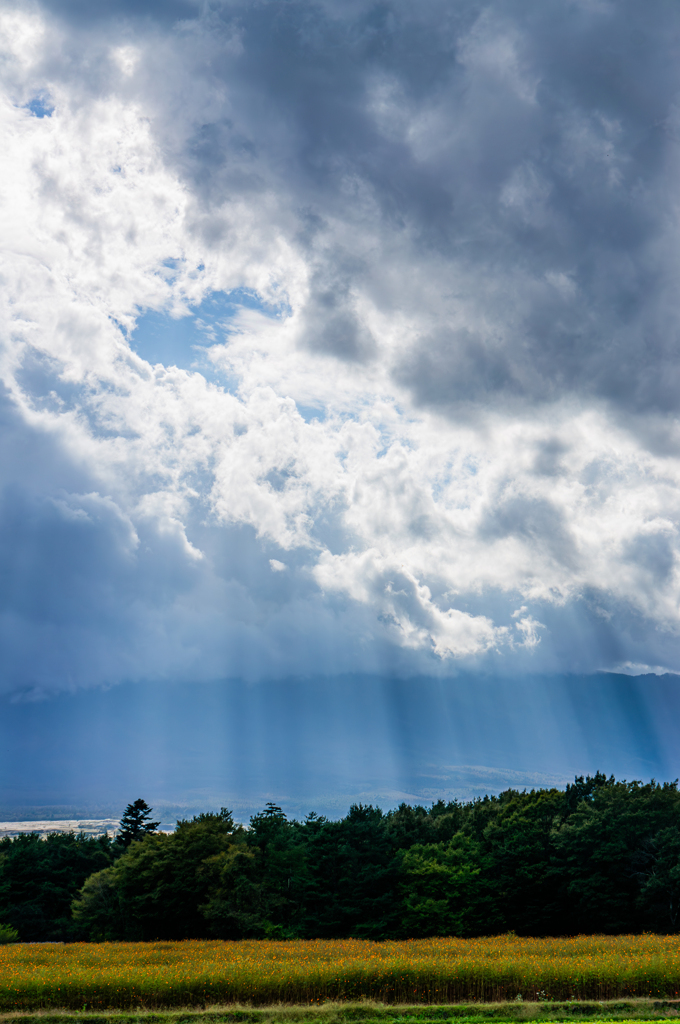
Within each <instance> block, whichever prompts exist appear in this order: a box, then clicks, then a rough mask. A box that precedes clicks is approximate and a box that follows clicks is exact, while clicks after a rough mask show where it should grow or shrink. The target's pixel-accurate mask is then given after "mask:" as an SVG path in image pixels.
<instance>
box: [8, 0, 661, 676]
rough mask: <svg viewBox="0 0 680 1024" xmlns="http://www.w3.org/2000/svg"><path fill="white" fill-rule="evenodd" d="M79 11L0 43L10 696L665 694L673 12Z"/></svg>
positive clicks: (25, 19)
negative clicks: (322, 679) (9, 450)
mask: <svg viewBox="0 0 680 1024" xmlns="http://www.w3.org/2000/svg"><path fill="white" fill-rule="evenodd" d="M81 14H82V12H81V10H80V7H79V6H78V5H77V4H68V3H57V2H56V0H55V2H52V3H49V4H42V5H40V4H36V5H35V6H32V7H27V6H25V5H19V6H17V7H14V8H13V7H10V8H7V9H6V10H5V11H4V12H3V14H2V18H1V19H0V37H1V39H2V45H3V47H4V49H5V51H6V59H5V61H4V63H3V65H2V104H1V106H0V118H1V119H2V130H3V137H4V138H5V139H6V145H5V148H4V150H3V154H2V157H1V158H0V159H1V160H2V178H1V180H2V182H3V185H2V196H1V201H2V216H3V224H4V226H5V237H6V248H5V250H4V253H3V254H2V257H1V258H0V273H1V274H2V282H3V287H2V294H1V301H0V307H1V308H0V318H1V322H2V337H3V344H2V351H1V353H0V376H1V377H2V382H3V386H4V388H5V398H4V401H5V415H6V417H7V422H8V423H9V422H11V424H12V427H11V430H12V437H13V439H14V441H13V444H14V446H15V451H17V452H21V451H30V452H31V453H32V455H31V459H24V458H21V457H12V456H8V457H6V458H5V460H4V462H3V464H2V473H3V475H2V480H1V483H2V489H3V490H2V493H3V495H4V497H3V504H2V508H3V514H2V527H1V532H0V550H1V551H2V552H3V554H2V565H3V567H4V568H3V570H2V571H3V573H5V575H6V578H7V579H8V580H9V581H10V583H11V585H10V586H8V588H7V590H6V595H7V597H6V604H5V610H4V612H3V614H4V615H5V616H6V619H5V627H4V633H3V636H4V640H2V644H4V645H5V647H4V650H5V651H6V658H5V663H6V664H8V665H10V666H11V668H10V669H8V671H7V675H6V682H5V684H4V685H5V687H6V688H8V689H13V688H14V689H17V688H18V689H23V690H25V691H26V692H34V690H35V692H38V691H40V692H42V691H43V690H49V689H50V688H69V687H72V686H84V685H88V684H89V683H103V682H106V683H112V682H116V681H120V680H122V679H143V678H154V679H173V678H180V677H182V678H187V677H188V676H192V675H195V676H196V677H197V678H198V677H200V678H204V679H207V678H222V677H225V676H231V677H235V676H243V677H247V678H259V677H265V676H267V677H272V678H273V677H277V678H280V677H283V676H285V675H287V674H291V673H296V672H298V673H303V674H304V673H314V672H315V671H319V669H320V666H323V665H325V664H327V663H328V652H329V651H333V652H335V651H341V652H342V654H341V655H340V656H337V657H336V655H335V654H333V658H332V659H331V660H332V663H334V664H337V665H338V671H350V672H351V671H367V672H372V671H378V670H379V669H380V666H381V665H383V666H385V665H387V666H389V671H391V672H392V671H395V672H397V673H398V674H403V675H407V674H408V673H410V672H425V673H430V674H434V675H437V674H442V673H447V672H451V671H456V670H457V667H460V666H466V667H467V668H468V669H469V668H470V666H475V665H476V666H477V667H479V668H489V667H490V666H492V667H494V670H498V671H503V672H507V673H515V672H526V671H536V672H538V671H556V670H573V671H585V672H588V671H594V670H597V669H601V668H615V667H616V666H625V665H628V664H641V665H647V666H648V665H653V666H657V667H658V666H661V667H662V668H663V667H665V668H670V669H672V668H674V667H677V659H678V626H679V621H678V612H677V599H676V593H677V584H678V568H677V561H678V535H677V526H678V517H679V498H680V490H679V484H680V466H679V464H678V460H677V453H678V422H677V402H678V394H680V391H679V389H678V387H677V383H678V372H679V371H678V367H679V363H678V358H677V351H676V350H677V343H676V342H677V339H676V335H677V326H676V324H677V313H678V309H677V302H678V300H677V294H676V293H677V289H676V288H675V287H674V279H675V278H674V270H673V268H674V266H675V263H676V261H677V249H678V246H677V217H676V206H677V203H676V198H675V194H676V184H675V182H676V180H677V161H678V138H680V127H679V126H678V125H677V123H676V122H677V119H678V113H677V111H678V107H677V98H678V91H679V86H680V81H678V72H677V68H676V62H675V60H674V57H673V53H672V45H671V42H669V40H672V38H673V32H674V31H675V29H676V28H677V24H676V23H677V17H678V16H677V15H676V13H675V11H674V9H673V8H671V7H669V6H667V5H664V4H660V3H659V4H652V6H651V8H650V7H649V6H648V7H647V8H646V9H645V12H644V15H643V14H642V13H641V12H640V11H639V9H638V8H637V7H636V6H635V5H634V4H629V3H624V4H623V5H616V6H614V5H607V4H601V5H596V4H595V5H594V4H580V3H572V4H568V5H566V6H565V7H563V8H562V9H560V10H559V11H556V10H553V9H552V8H541V9H540V10H529V9H528V8H527V7H526V6H525V5H523V4H515V3H510V4H507V3H503V4H497V3H494V2H488V3H481V2H472V0H470V2H466V3H462V4H458V5H456V6H455V8H452V7H451V5H450V4H445V3H440V2H438V0H435V2H433V3H431V4H427V5H420V6H418V7H414V6H413V5H412V4H407V3H405V2H402V0H391V2H390V3H388V4H383V5H375V4H373V3H370V2H368V0H353V2H351V3H348V4H338V3H334V2H330V0H326V2H319V3H312V2H307V0H299V2H297V0H296V2H293V3H288V4H285V5H281V4H278V3H271V2H268V0H262V2H257V3H247V4H245V3H241V2H240V0H230V2H222V3H219V4H215V5H210V6H208V7H200V8H199V7H198V6H196V5H193V4H186V5H182V4H176V5H167V4H166V5H155V4H151V3H149V4H145V5H139V4H136V5H129V4H126V3H123V2H121V3H115V2H112V3H109V4H106V5H99V7H98V8H97V12H96V16H95V14H94V13H92V12H91V16H90V15H88V17H81ZM150 325H151V326H150ZM154 325H155V326H154ZM164 325H165V326H164ZM168 325H171V329H170V328H169V327H168ZM151 327H153V330H155V332H156V333H155V334H154V335H153V338H152V339H151V333H150V332H151ZM145 332H146V333H145ZM164 332H166V334H164ZM166 335H167V344H165V343H164V340H163V339H164V337H165V336H166ZM144 339H146V341H144ZM150 339H151V341H150ZM152 342H153V343H152ZM145 353H146V355H147V356H148V357H149V358H148V360H147V359H146V358H143V356H144V355H145ZM284 570H285V571H284ZM60 593H63V594H64V595H65V597H64V599H63V600H62V599H61V598H60V597H59V596H58V595H59V594H60ZM518 609H519V610H520V611H519V612H518V611H517V610H518ZM36 652H39V654H38V653H36ZM333 659H335V660H333ZM338 659H339V660H338ZM87 666H90V668H89V669H88V668H87ZM395 666H396V668H395Z"/></svg>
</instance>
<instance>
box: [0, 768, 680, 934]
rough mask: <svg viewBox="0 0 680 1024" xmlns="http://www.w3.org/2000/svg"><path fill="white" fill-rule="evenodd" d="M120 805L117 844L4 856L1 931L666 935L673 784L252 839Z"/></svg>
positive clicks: (590, 784) (226, 815)
mask: <svg viewBox="0 0 680 1024" xmlns="http://www.w3.org/2000/svg"><path fill="white" fill-rule="evenodd" d="M157 824H158V823H157V822H153V821H151V820H150V808H147V806H146V804H145V803H144V801H142V800H137V801H136V802H135V803H134V804H130V805H129V806H128V808H127V811H126V814H125V816H124V818H123V822H122V828H121V830H120V832H119V833H118V835H117V837H116V838H115V839H113V840H112V839H109V838H107V837H101V838H92V837H88V836H84V835H79V834H73V833H72V834H65V835H64V834H55V835H50V836H48V837H47V839H41V838H40V837H39V836H38V835H36V834H25V835H21V836H18V837H17V838H14V839H4V840H2V842H0V924H2V925H5V926H7V927H9V928H11V929H15V930H16V932H17V933H18V936H19V939H20V940H21V941H26V942H35V941H43V942H44V941H65V942H68V941H83V940H86V941H94V942H98V941H103V940H113V939H127V940H151V939H184V938H211V937H213V938H224V939H239V938H269V939H274V938H278V939H286V938H344V937H353V938H367V939H376V940H378V939H399V938H419V937H429V936H461V937H466V936H482V935H494V934H501V933H507V932H515V933H516V934H518V935H532V936H560V935H574V934H578V933H583V932H588V933H594V932H599V933H608V934H619V933H630V932H642V931H653V932H660V933H671V932H675V931H676V930H677V929H678V928H679V927H680V919H679V914H678V911H679V908H680V792H678V784H677V780H676V782H671V783H657V782H654V781H652V782H650V783H642V782H625V781H617V780H616V779H615V778H614V777H613V776H609V777H607V776H606V775H605V774H603V773H600V772H598V773H597V774H595V775H594V776H586V777H585V778H584V777H583V776H580V777H577V778H576V779H575V781H574V783H573V784H572V785H568V786H567V787H566V789H565V790H558V789H538V790H532V791H531V792H526V791H524V792H518V791H516V790H512V789H509V790H506V791H505V792H503V793H501V794H500V795H498V796H486V797H483V798H479V799H475V800H472V801H469V802H458V801H451V802H448V803H446V802H444V801H438V802H436V803H434V804H432V806H431V807H429V808H425V807H421V806H409V805H406V804H402V805H401V806H400V807H398V808H397V809H396V810H391V811H387V812H383V811H381V810H380V809H379V808H377V807H373V806H363V805H361V804H357V805H353V806H352V807H351V808H350V810H349V813H348V814H347V815H346V817H344V818H342V819H341V820H338V821H334V820H329V819H327V818H324V817H320V816H318V815H316V814H314V813H311V814H309V815H308V816H307V817H306V818H305V819H304V820H303V821H296V820H289V819H288V818H287V817H286V815H285V814H284V813H283V811H282V810H281V808H280V807H278V806H276V805H274V804H268V805H267V806H266V807H265V808H264V810H263V811H261V812H260V813H258V814H256V815H254V816H253V817H252V818H251V819H250V822H249V823H248V825H247V826H244V825H241V824H238V823H236V822H235V821H234V819H233V816H232V814H231V812H230V811H228V810H227V809H226V808H223V809H222V810H221V811H220V812H218V813H204V814H198V815H196V816H195V817H193V818H192V819H191V820H183V821H179V822H178V823H177V827H176V829H175V831H174V832H172V833H169V834H164V833H158V832H157V831H156V828H157Z"/></svg>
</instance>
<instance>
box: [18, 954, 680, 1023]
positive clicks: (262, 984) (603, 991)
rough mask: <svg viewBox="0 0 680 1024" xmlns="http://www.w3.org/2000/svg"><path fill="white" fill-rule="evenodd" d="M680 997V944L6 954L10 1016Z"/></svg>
mask: <svg viewBox="0 0 680 1024" xmlns="http://www.w3.org/2000/svg"><path fill="white" fill-rule="evenodd" d="M679 995H680V938H678V937H676V936H658V935H623V936H621V935H619V936H601V935H600V936H597V935H596V936H583V935H582V936H576V937H575V938H569V939H520V938H517V937H515V936H509V935H505V936H496V937H493V938H482V939H422V940H411V941H406V942H380V943H378V942H368V941H362V940H358V939H346V940H317V941H312V942H302V941H294V942H264V941H248V942H206V941H187V942H147V943H141V942H140V943H130V942H116V943H113V942H111V943H101V944H95V943H74V944H72V945H39V944H36V945H30V944H18V945H14V946H3V947H0V1011H4V1012H5V1013H6V1012H8V1011H9V1012H12V1011H20V1010H24V1011H26V1010H38V1009H52V1008H55V1009H56V1008H61V1009H71V1010H79V1011H82V1010H83V1009H85V1010H87V1011H92V1010H110V1009H121V1010H134V1009H139V1010H151V1009H163V1008H166V1009H167V1008H171V1007H189V1006H194V1007H196V1006H200V1007H205V1006H208V1005H213V1006H214V1005H216V1004H235V1003H240V1004H246V1005H249V1006H252V1007H256V1006H267V1005H272V1004H299V1005H305V1006H307V1007H309V1006H310V1005H314V1004H319V1003H325V1002H328V1001H335V1002H341V1003H346V1002H353V1001H357V1000H366V999H369V1000H377V1001H378V1002H380V1003H383V1004H408V1005H412V1004H450V1003H470V1002H475V1003H483V1002H487V1003H489V1002H499V1001H509V1000H513V999H515V998H517V997H518V996H521V997H522V999H524V1000H526V1001H538V1002H540V1003H545V1001H547V1000H558V1001H564V1000H571V1001H573V1000H576V1001H580V1002H582V1001H583V1000H611V999H622V998H624V999H625V998H628V999H630V998H631V997H643V998H647V999H650V998H651V999H652V1000H657V1001H658V1000H660V999H661V1000H669V999H677V998H678V996H679ZM385 1012H387V1011H385ZM389 1012H392V1011H391V1010H390V1011H389ZM524 1012H526V1010H525V1008H523V1006H522V1004H519V1005H517V1006H516V1007H515V1010H514V1011H513V1013H514V1014H516V1013H520V1017H519V1018H515V1016H513V1017H512V1019H523V1018H522V1017H521V1014H522V1013H524ZM402 1016H403V1014H402ZM324 1019H326V1018H324ZM506 1019H509V1018H506Z"/></svg>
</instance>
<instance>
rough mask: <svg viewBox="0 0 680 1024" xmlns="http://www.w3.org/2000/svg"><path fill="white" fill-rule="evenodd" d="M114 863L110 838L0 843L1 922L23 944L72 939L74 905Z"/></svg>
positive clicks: (30, 837)
mask: <svg viewBox="0 0 680 1024" xmlns="http://www.w3.org/2000/svg"><path fill="white" fill-rule="evenodd" d="M112 860H113V853H112V843H111V840H110V839H109V838H108V837H107V836H100V837H92V836H86V835H83V833H80V834H76V833H73V832H69V833H66V834H59V833H55V834H53V835H48V836H47V838H46V839H41V837H40V836H39V835H38V834H37V833H35V832H33V833H30V834H24V835H20V836H17V838H16V839H3V840H2V842H0V921H2V922H3V924H9V925H11V926H12V927H13V928H16V929H17V931H18V933H19V937H20V938H21V940H22V942H48V941H68V940H69V939H71V938H73V937H74V936H73V922H72V920H71V901H72V900H73V898H74V896H76V894H77V893H78V890H79V889H80V888H81V886H82V885H83V883H84V882H85V880H86V879H87V878H88V877H89V876H90V875H92V874H93V872H96V871H101V870H102V868H106V867H107V865H109V864H111V862H112Z"/></svg>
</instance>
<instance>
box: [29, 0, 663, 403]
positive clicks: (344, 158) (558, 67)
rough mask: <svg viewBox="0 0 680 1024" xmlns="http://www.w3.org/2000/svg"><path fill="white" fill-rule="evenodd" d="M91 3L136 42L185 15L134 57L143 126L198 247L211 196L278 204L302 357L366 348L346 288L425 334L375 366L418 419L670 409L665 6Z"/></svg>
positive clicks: (210, 218) (215, 230) (211, 233)
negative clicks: (142, 73)
mask: <svg viewBox="0 0 680 1024" xmlns="http://www.w3.org/2000/svg"><path fill="white" fill-rule="evenodd" d="M48 6H49V9H50V10H53V11H56V12H58V13H59V14H60V16H62V17H64V18H68V19H70V21H71V24H72V26H73V32H74V34H75V35H77V34H78V32H79V31H80V29H81V28H82V27H83V26H84V30H86V31H92V32H95V33H96V32H97V31H98V29H97V27H96V25H95V26H90V28H88V25H87V19H85V20H83V15H82V12H81V11H80V8H79V7H78V5H77V3H75V2H73V3H65V2H64V3H57V0H53V3H52V4H50V5H48ZM85 6H86V7H87V10H88V11H90V12H92V11H96V12H97V17H98V18H99V17H109V18H113V17H114V16H115V17H119V18H121V19H123V22H125V19H128V20H129V18H131V17H132V16H133V15H134V16H135V17H136V16H137V15H143V16H144V18H145V19H146V21H145V24H146V26H147V27H146V28H144V27H143V26H142V25H141V24H140V26H139V29H138V31H139V33H140V36H139V38H140V39H141V38H143V36H144V33H145V32H148V31H150V29H149V27H148V26H149V25H154V24H156V23H157V26H158V28H164V29H167V27H168V25H169V24H170V23H171V22H174V21H176V20H177V19H178V18H184V19H188V20H185V21H184V22H183V26H182V27H181V28H180V29H177V30H176V31H174V33H173V34H171V35H169V36H168V37H167V38H168V40H170V42H169V43H168V45H167V46H166V45H163V46H156V45H154V46H151V47H149V50H148V52H147V54H146V57H145V60H146V62H147V68H146V73H147V74H148V76H149V84H148V91H149V93H150V94H151V93H153V92H154V90H155V92H156V105H157V111H158V116H157V117H156V118H155V119H154V131H155V132H157V133H158V135H159V137H161V138H162V139H163V141H164V146H165V148H166V152H167V153H168V155H170V154H171V153H174V157H172V159H174V161H175V162H176V165H177V166H178V167H179V168H181V169H182V173H183V174H184V175H185V176H186V177H187V179H188V180H189V181H190V182H191V186H192V189H193V190H194V191H195V193H196V195H197V196H198V197H200V198H201V201H202V203H203V205H204V209H205V216H203V217H202V218H201V217H200V216H197V217H196V221H195V224H196V230H197V231H199V232H201V233H202V234H203V235H204V237H205V239H206V241H207V240H209V238H212V239H213V241H214V243H217V244H225V243H226V244H228V232H226V233H225V231H226V229H225V228H220V217H219V216H216V215H212V213H214V207H215V206H216V205H219V203H221V202H223V201H224V200H225V198H227V197H232V196H235V195H238V196H242V197H246V196H249V197H250V200H251V201H255V197H256V196H257V195H260V194H264V193H265V192H267V191H268V190H269V191H270V192H271V191H273V192H274V193H275V194H276V195H277V196H278V198H279V201H280V203H281V204H283V206H285V207H286V208H287V210H288V211H289V213H292V214H293V215H294V216H295V217H297V219H298V232H297V236H296V237H297V245H298V247H299V248H300V250H301V252H302V253H303V254H304V257H305V259H306V260H307V261H308V264H309V265H310V267H311V268H312V273H311V276H310V292H309V297H308V301H307V304H306V308H305V310H304V311H303V316H302V320H301V335H300V343H301V345H303V346H305V347H310V348H312V349H313V350H317V351H320V352H326V353H331V354H335V355H337V356H338V358H340V359H342V360H350V361H351V360H358V361H365V360H366V359H370V358H371V356H372V355H374V354H376V352H377V351H378V349H377V348H376V345H375V341H374V339H373V337H372V335H371V332H370V330H369V329H368V328H367V326H366V324H364V323H362V322H361V314H359V313H358V312H357V308H356V301H357V295H359V294H362V295H363V296H364V297H365V298H367V299H368V300H369V301H370V302H373V303H374V304H375V305H376V306H377V307H378V308H385V309H389V310H390V311H391V312H393V313H394V312H398V311H399V310H400V309H403V311H404V313H405V314H406V315H411V316H413V315H415V316H417V317H418V318H421V319H422V317H423V316H424V315H427V316H429V318H430V320H431V322H432V323H433V325H434V328H433V329H431V330H427V331H424V332H423V331H421V330H419V329H418V328H415V329H414V330H413V332H412V336H411V338H410V343H409V344H408V345H407V350H406V351H405V352H404V353H403V354H402V355H400V356H399V357H397V358H396V360H395V361H394V365H393V370H394V377H395V380H396V381H397V382H399V383H400V384H402V385H404V386H406V387H408V388H409V389H410V390H411V391H412V394H413V397H414V399H415V400H416V402H417V403H419V404H421V405H424V406H433V407H436V408H438V409H442V410H444V411H448V412H450V413H453V414H456V415H459V414H460V413H461V412H464V411H465V409H466V408H469V407H470V406H471V405H472V406H475V405H476V404H478V403H485V402H486V401H487V399H488V398H489V397H490V396H495V397H494V401H500V402H509V403H510V405H511V407H513V408H515V407H516V406H517V403H518V402H520V403H528V404H529V405H532V404H535V403H544V402H546V401H551V400H554V399H556V398H559V397H561V396H564V395H565V394H567V393H575V394H578V395H582V396H584V397H590V398H594V399H603V400H605V401H607V402H609V403H611V404H612V405H613V406H614V407H616V408H620V409H622V410H625V411H628V412H639V413H645V412H661V413H664V412H667V411H671V410H675V409H677V408H678V402H679V401H680V399H679V397H678V396H680V375H679V371H678V365H679V364H678V359H677V353H678V345H679V344H680V338H679V336H678V327H677V323H678V313H679V312H680V308H679V305H678V302H679V300H678V295H677V289H676V288H675V286H674V266H675V263H676V261H677V257H676V254H675V246H674V243H673V241H672V239H671V236H670V232H669V228H670V219H671V218H672V216H673V214H672V210H673V203H674V200H673V196H674V190H675V184H674V183H675V180H676V178H677V169H678V167H677V165H678V158H679V157H680V150H679V147H680V115H679V114H678V109H677V106H676V104H677V99H678V88H679V85H680V73H679V71H678V67H679V65H678V60H677V56H678V47H679V45H680V42H679V41H680V14H679V13H678V9H677V8H676V7H675V6H673V5H671V4H668V3H664V2H662V0H653V2H651V3H649V4H645V5H644V7H642V6H640V5H639V4H636V3H633V2H632V0H628V2H621V3H616V4H609V3H604V2H603V3H587V2H585V0H584V2H571V3H565V4H562V5H552V4H550V5H546V4H543V3H539V2H533V3H518V2H502V3H501V2H488V3H483V2H479V0H462V2H460V3H456V4H451V3H444V2H440V0H428V2H425V3H421V4H418V5H414V4H412V3H409V2H406V0H384V2H380V3H371V2H361V3H355V2H352V3H336V2H320V0H317V2H312V0H287V2H280V0H257V2H241V0H232V2H226V0H225V2H221V3H209V4H204V5H202V6H201V7H200V9H199V8H197V7H195V6H194V5H192V4H188V3H187V4H177V5H173V4H171V5H169V4H167V3H164V4H153V3H151V2H148V3H143V4H139V3H135V4H132V3H130V2H129V0H124V2H122V0H121V2H120V3H113V2H112V3H107V4H102V5H95V6H94V7H93V6H92V5H85ZM88 17H89V15H88ZM187 26H189V27H187ZM120 31H121V33H122V35H121V38H123V36H125V39H127V40H128V41H130V40H132V41H134V35H133V36H130V35H129V31H128V30H127V29H125V28H121V30H120ZM126 33H127V35H126ZM175 65H176V67H177V74H178V75H179V76H180V77H179V78H177V81H178V82H179V81H180V80H182V81H184V83H185V84H184V86H183V87H182V89H181V96H174V98H172V99H168V96H171V95H172V94H173V92H174V90H175V88H176V87H175V83H174V81H173V78H174V77H176V76H175V74H174V72H175ZM91 74H92V75H95V76H96V74H97V72H96V71H95V70H92V72H91ZM182 75H184V76H185V77H184V79H181V76H182ZM218 94H219V95H221V96H222V99H221V100H218V99H216V96H217V95H218ZM206 115H207V116H206ZM211 211H212V213H211ZM410 266H413V267H420V273H421V274H424V275H427V273H428V267H430V270H431V274H432V277H433V279H432V281H431V286H432V288H433V289H434V291H435V293H436V301H434V302H432V301H431V297H430V296H425V295H424V296H423V298H422V305H421V306H420V307H418V301H417V299H414V297H413V296H411V297H410V298H409V299H408V300H407V299H406V297H405V294H404V293H405V291H407V290H408V288H406V289H404V288H403V287H402V286H401V284H400V282H401V281H403V282H405V283H408V280H409V267H410ZM383 358H384V357H383Z"/></svg>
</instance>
